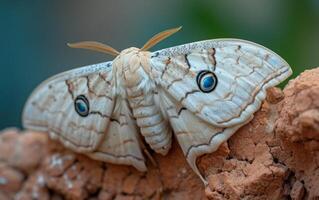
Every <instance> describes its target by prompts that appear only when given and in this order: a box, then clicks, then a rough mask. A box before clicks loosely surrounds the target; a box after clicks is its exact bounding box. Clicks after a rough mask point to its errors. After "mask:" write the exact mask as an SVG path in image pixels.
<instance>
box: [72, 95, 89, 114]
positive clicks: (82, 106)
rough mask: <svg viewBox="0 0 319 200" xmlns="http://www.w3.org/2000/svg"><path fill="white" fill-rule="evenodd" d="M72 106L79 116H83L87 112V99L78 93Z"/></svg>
mask: <svg viewBox="0 0 319 200" xmlns="http://www.w3.org/2000/svg"><path fill="white" fill-rule="evenodd" d="M74 106H75V110H76V112H77V113H78V114H79V115H80V116H82V117H85V116H87V115H88V114H89V101H88V100H87V98H86V97H85V96H84V95H79V96H77V97H76V99H75V104H74Z"/></svg>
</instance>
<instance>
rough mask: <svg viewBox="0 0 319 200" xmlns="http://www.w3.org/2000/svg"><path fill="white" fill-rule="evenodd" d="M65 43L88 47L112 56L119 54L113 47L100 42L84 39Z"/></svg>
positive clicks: (70, 45) (83, 47)
mask: <svg viewBox="0 0 319 200" xmlns="http://www.w3.org/2000/svg"><path fill="white" fill-rule="evenodd" d="M67 45H68V46H69V47H71V48H79V49H89V50H93V51H98V52H102V53H106V54H109V55H112V56H117V55H119V54H120V53H119V52H118V51H117V50H115V49H114V48H112V47H110V46H109V45H106V44H102V43H100V42H93V41H84V42H77V43H67Z"/></svg>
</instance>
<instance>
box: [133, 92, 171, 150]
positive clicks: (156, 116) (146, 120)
mask: <svg viewBox="0 0 319 200" xmlns="http://www.w3.org/2000/svg"><path fill="white" fill-rule="evenodd" d="M148 95H152V94H148ZM129 101H130V102H131V103H130V104H131V105H134V106H131V107H132V110H133V115H134V117H135V119H136V122H137V125H138V126H139V127H140V131H141V134H142V135H143V137H144V139H145V141H146V142H147V143H148V144H149V145H150V147H151V148H152V149H153V150H154V151H155V152H157V153H160V154H163V155H166V154H167V152H168V151H169V149H170V147H171V143H172V132H171V130H170V128H168V124H167V121H166V120H165V119H164V117H163V115H162V113H161V111H160V108H159V106H158V105H156V104H155V101H154V98H153V97H152V96H147V97H144V95H142V96H138V97H131V98H129ZM137 102H139V103H137Z"/></svg>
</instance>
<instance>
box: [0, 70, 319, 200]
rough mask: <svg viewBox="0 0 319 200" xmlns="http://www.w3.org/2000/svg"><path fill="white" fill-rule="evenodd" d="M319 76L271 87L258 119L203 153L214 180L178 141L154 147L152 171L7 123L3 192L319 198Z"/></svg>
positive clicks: (0, 139)
mask: <svg viewBox="0 0 319 200" xmlns="http://www.w3.org/2000/svg"><path fill="white" fill-rule="evenodd" d="M318 80H319V68H317V69H313V70H310V71H306V72H304V73H303V74H301V75H300V76H299V77H298V78H296V79H295V80H292V81H290V82H289V84H288V85H287V87H286V88H285V89H284V91H281V90H280V89H278V88H271V89H269V90H268V95H267V100H266V101H265V102H264V103H263V105H262V107H261V109H260V110H259V111H258V112H257V113H256V114H255V116H254V119H253V120H252V121H251V122H250V123H248V124H247V125H245V126H244V127H242V128H241V129H240V130H239V131H238V132H237V133H235V134H234V135H233V136H232V137H231V138H230V140H229V141H227V142H226V143H224V144H222V145H221V146H220V148H219V149H218V150H217V151H216V152H214V153H211V154H207V155H204V156H202V157H200V158H199V159H198V160H197V163H198V167H199V169H200V171H201V173H202V174H203V175H204V176H205V177H206V178H207V181H208V185H207V186H206V187H205V186H204V185H203V183H202V182H201V181H200V179H199V178H198V177H197V176H196V175H195V174H194V173H193V171H192V170H191V169H190V167H189V166H188V164H187V162H186V160H185V158H184V156H183V153H182V151H181V149H180V148H179V146H178V144H177V143H176V141H174V143H173V147H172V149H171V151H170V152H169V154H168V155H167V156H161V155H157V154H155V153H151V154H152V156H153V157H154V159H155V161H156V165H157V166H154V165H153V164H152V163H151V162H150V161H147V166H148V172H147V173H141V172H138V171H137V170H136V169H134V168H133V167H129V166H121V165H113V164H109V163H102V162H99V161H93V160H91V159H90V158H87V157H85V156H83V155H79V154H75V153H73V152H71V151H69V150H66V149H64V148H63V147H62V146H61V145H60V144H59V143H57V142H53V141H51V140H47V136H46V134H42V133H32V132H25V133H23V134H19V131H18V130H16V129H9V130H6V131H4V133H3V134H1V135H0V199H6V198H7V199H8V198H12V197H15V198H16V199H32V198H33V199H34V198H37V199H56V200H60V199H80V200H81V199H90V200H93V199H94V200H102V199H103V200H108V199H116V200H120V199H124V200H131V199H132V200H138V199H153V200H157V199H177V200H178V199H182V200H187V199H296V200H297V199H298V200H299V199H317V198H319V190H318V189H317V188H318V187H319V171H318V169H319V166H318V165H319V160H318V159H319V153H318V152H319V151H318V150H319V81H318ZM1 177H2V178H3V177H5V179H1ZM1 180H6V181H7V180H9V181H10V184H9V185H3V184H2V185H1ZM2 182H3V181H2ZM6 183H7V182H6Z"/></svg>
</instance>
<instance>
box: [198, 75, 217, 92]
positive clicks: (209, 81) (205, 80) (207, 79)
mask: <svg viewBox="0 0 319 200" xmlns="http://www.w3.org/2000/svg"><path fill="white" fill-rule="evenodd" d="M196 82H197V85H198V87H199V89H200V90H201V91H202V92H204V93H209V92H211V91H213V90H214V89H215V88H216V86H217V82H218V80H217V76H216V75H215V74H214V72H211V71H208V70H203V71H200V72H199V73H198V74H197V77H196Z"/></svg>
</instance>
